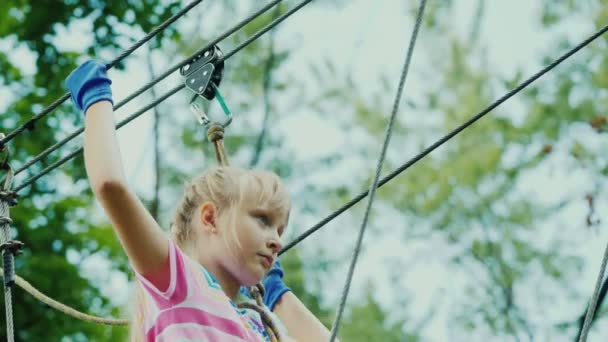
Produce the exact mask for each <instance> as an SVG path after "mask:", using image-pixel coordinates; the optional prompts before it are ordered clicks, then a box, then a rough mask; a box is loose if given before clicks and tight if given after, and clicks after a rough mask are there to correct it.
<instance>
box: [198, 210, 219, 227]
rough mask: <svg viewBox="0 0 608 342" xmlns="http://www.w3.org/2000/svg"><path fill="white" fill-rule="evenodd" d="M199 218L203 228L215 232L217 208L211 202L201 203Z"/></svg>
mask: <svg viewBox="0 0 608 342" xmlns="http://www.w3.org/2000/svg"><path fill="white" fill-rule="evenodd" d="M199 213H200V220H201V224H202V226H203V229H204V230H206V231H208V232H211V233H215V232H216V231H217V227H216V226H215V221H216V219H217V208H216V207H215V205H214V204H213V203H211V202H205V203H203V204H201V206H200V208H199Z"/></svg>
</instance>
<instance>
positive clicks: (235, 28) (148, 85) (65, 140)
mask: <svg viewBox="0 0 608 342" xmlns="http://www.w3.org/2000/svg"><path fill="white" fill-rule="evenodd" d="M281 1H283V0H274V1H272V2H270V3H269V4H268V5H266V6H264V7H263V8H261V9H260V10H258V11H257V12H255V13H253V14H251V15H250V16H248V17H247V18H245V19H243V20H241V21H240V22H239V23H238V24H236V25H234V26H233V27H232V28H230V29H229V30H227V31H225V32H224V33H222V34H221V35H219V36H218V37H217V38H215V39H214V40H212V41H211V42H210V43H208V44H206V45H205V46H204V47H203V48H201V49H199V50H198V51H196V52H195V53H193V54H192V55H190V56H189V57H188V58H186V59H184V60H183V61H181V62H179V63H178V64H176V65H174V66H172V67H171V68H169V69H167V70H166V71H165V72H164V73H162V74H161V75H160V76H158V77H156V78H154V79H153V80H151V81H150V82H148V83H146V84H144V85H143V86H141V87H140V88H139V89H137V90H136V91H134V92H133V93H131V94H129V96H127V97H126V98H124V99H123V100H122V101H120V102H119V103H117V104H116V106H114V110H115V111H116V110H118V109H120V108H121V107H122V106H124V105H126V104H127V103H129V102H130V101H132V100H133V99H134V98H136V97H137V96H139V95H141V94H142V93H143V92H145V91H146V90H148V89H150V88H152V87H153V86H154V85H156V84H157V83H159V82H160V81H162V80H164V79H165V78H167V77H168V76H169V75H171V74H172V73H174V72H175V71H177V70H178V69H179V68H181V67H183V66H184V65H186V64H188V63H189V62H190V61H191V60H192V59H193V58H194V57H196V56H198V55H200V54H201V53H203V52H205V51H207V50H208V49H209V48H210V47H212V46H213V45H215V44H217V43H219V42H220V41H222V40H224V39H226V37H228V36H230V35H231V34H233V33H234V32H236V31H238V30H240V29H241V28H242V27H243V26H245V25H247V24H248V23H250V22H251V21H252V20H254V19H256V18H257V17H259V16H261V15H262V14H264V13H266V12H267V11H268V10H270V9H271V8H272V7H274V6H276V5H277V4H278V3H280V2H281ZM82 132H84V127H81V128H79V129H77V130H76V131H74V132H73V133H71V134H70V135H68V136H67V137H65V138H63V139H62V140H61V141H59V142H57V143H55V144H54V145H52V146H51V147H49V148H47V149H46V150H44V151H42V152H41V153H39V154H38V155H37V156H36V157H34V158H32V159H31V160H30V161H28V162H27V163H25V164H24V165H23V166H21V167H20V168H18V169H16V170H15V175H18V174H19V173H21V172H23V171H24V170H26V169H27V168H29V167H30V166H32V165H33V164H35V163H37V162H39V161H40V160H42V159H43V158H44V157H46V156H47V155H49V154H51V153H52V152H54V151H56V150H57V149H59V148H60V147H61V146H63V145H65V144H67V143H68V142H70V141H71V140H72V139H74V138H76V137H77V136H78V135H80V134H81V133H82Z"/></svg>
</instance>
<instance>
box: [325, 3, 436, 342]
mask: <svg viewBox="0 0 608 342" xmlns="http://www.w3.org/2000/svg"><path fill="white" fill-rule="evenodd" d="M425 5H426V0H422V1H421V2H420V7H419V8H418V14H417V15H416V24H415V26H414V30H413V31H412V36H411V38H410V43H409V46H408V48H407V54H406V57H405V62H404V64H403V70H402V71H401V78H400V79H399V87H398V88H397V95H396V96H395V101H394V102H393V110H392V112H391V116H390V119H389V122H388V124H387V126H386V133H385V137H384V143H383V144H382V152H381V153H380V157H379V158H378V164H377V165H376V174H375V176H374V181H373V183H372V185H371V187H370V190H369V191H370V195H369V200H368V202H367V208H365V214H364V215H363V222H362V223H361V229H360V230H359V236H358V237H357V244H356V245H355V252H354V254H353V258H352V261H351V263H350V267H349V269H348V275H347V277H346V282H345V283H344V290H343V291H342V298H341V299H340V306H339V307H338V314H337V316H336V320H335V322H334V326H333V327H332V329H331V337H330V341H331V342H333V341H335V339H336V336H337V335H338V330H339V328H340V322H341V321H342V314H343V313H344V307H345V306H346V299H347V297H348V293H349V290H350V286H351V283H352V280H353V275H354V273H355V266H356V265H357V260H358V258H359V253H360V252H361V245H362V244H363V235H364V234H365V228H367V222H368V220H369V215H370V213H371V210H372V204H373V203H374V198H375V195H376V189H377V188H378V182H379V181H380V173H381V172H382V165H383V164H384V159H385V157H386V150H387V149H388V144H389V143H390V140H391V134H392V132H393V126H394V123H395V118H396V117H397V112H398V110H399V102H401V95H402V93H403V87H404V85H405V80H406V78H407V74H408V71H409V68H410V62H411V60H412V55H413V53H414V47H415V46H416V38H417V37H418V31H419V30H420V24H421V23H422V18H423V16H424V7H425Z"/></svg>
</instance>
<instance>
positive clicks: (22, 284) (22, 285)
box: [0, 269, 129, 325]
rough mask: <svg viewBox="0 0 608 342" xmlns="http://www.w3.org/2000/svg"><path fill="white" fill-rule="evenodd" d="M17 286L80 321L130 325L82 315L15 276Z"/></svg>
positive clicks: (110, 319) (124, 321)
mask: <svg viewBox="0 0 608 342" xmlns="http://www.w3.org/2000/svg"><path fill="white" fill-rule="evenodd" d="M0 276H1V277H4V272H2V270H1V269H0ZM15 284H17V286H19V287H20V288H22V289H23V290H25V291H26V292H27V293H29V294H30V295H32V296H33V297H34V298H36V299H38V300H39V301H40V302H42V303H44V304H46V305H48V306H50V307H51V308H53V309H55V310H57V311H61V312H63V313H64V314H66V315H69V316H72V317H74V318H77V319H80V320H83V321H87V322H92V323H97V324H104V325H128V324H129V320H128V319H117V318H103V317H97V316H93V315H89V314H85V313H82V312H80V311H78V310H76V309H74V308H71V307H69V306H67V305H65V304H63V303H60V302H58V301H56V300H55V299H53V298H50V297H49V296H47V295H45V294H44V293H42V292H40V291H39V290H38V289H36V288H35V287H34V286H33V285H32V284H30V283H29V282H28V281H27V280H25V279H23V278H21V277H20V276H15Z"/></svg>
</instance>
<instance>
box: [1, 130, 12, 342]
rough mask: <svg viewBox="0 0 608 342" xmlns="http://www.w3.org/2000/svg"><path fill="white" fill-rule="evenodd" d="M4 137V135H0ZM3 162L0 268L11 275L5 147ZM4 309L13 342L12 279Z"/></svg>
mask: <svg viewBox="0 0 608 342" xmlns="http://www.w3.org/2000/svg"><path fill="white" fill-rule="evenodd" d="M0 137H2V138H3V137H4V134H0ZM1 150H2V152H3V154H4V160H3V161H2V162H1V163H2V165H0V166H1V168H2V169H3V170H5V171H6V177H5V178H4V182H3V184H2V188H1V189H0V246H2V247H3V249H2V268H3V269H6V270H8V272H9V274H11V275H12V273H13V270H14V267H15V265H14V259H13V257H14V256H13V254H12V251H11V250H10V247H9V246H8V243H9V241H10V239H11V223H12V221H11V217H10V210H9V198H10V190H11V185H12V183H13V170H12V169H11V166H10V164H9V151H8V148H7V147H6V146H4V147H3V148H2V149H1ZM3 283H4V307H5V313H6V339H7V341H9V342H13V341H14V338H15V337H14V335H15V333H14V327H13V296H12V285H13V284H12V279H6V280H5V281H4V282H3Z"/></svg>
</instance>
